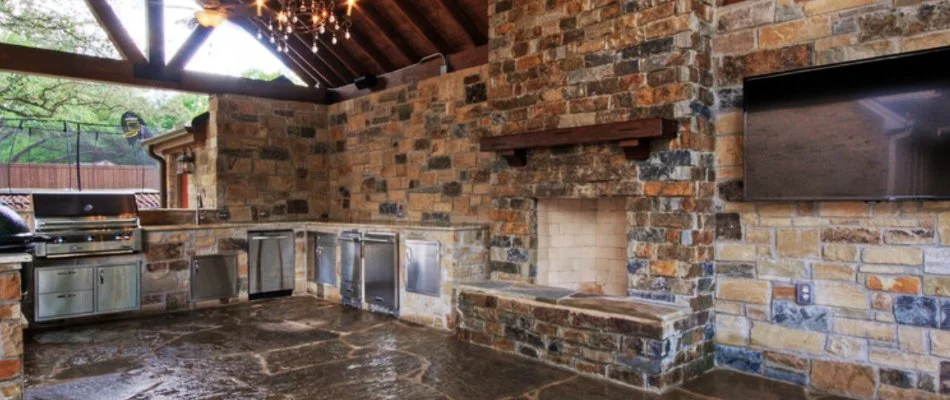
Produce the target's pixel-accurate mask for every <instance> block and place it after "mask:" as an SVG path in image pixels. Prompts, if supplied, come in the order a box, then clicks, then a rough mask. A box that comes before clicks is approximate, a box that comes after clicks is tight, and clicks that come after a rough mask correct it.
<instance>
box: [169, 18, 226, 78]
mask: <svg viewBox="0 0 950 400" xmlns="http://www.w3.org/2000/svg"><path fill="white" fill-rule="evenodd" d="M212 31H214V28H210V27H205V26H200V25H199V26H198V27H197V28H195V30H193V31H191V34H190V35H188V38H187V39H185V43H183V44H182V45H181V47H180V48H178V52H177V53H175V55H174V56H173V57H172V59H171V61H169V62H168V65H166V66H165V69H166V70H168V71H172V72H175V71H181V70H183V69H185V64H188V61H190V60H191V57H193V56H194V55H195V52H196V51H198V48H199V47H201V45H202V44H204V42H205V40H207V39H208V36H211V32H212Z"/></svg>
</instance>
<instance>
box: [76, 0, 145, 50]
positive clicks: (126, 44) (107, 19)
mask: <svg viewBox="0 0 950 400" xmlns="http://www.w3.org/2000/svg"><path fill="white" fill-rule="evenodd" d="M86 5H87V6H89V10H90V11H92V15H93V16H95V17H96V21H99V25H100V26H102V29H103V30H105V31H106V35H107V36H109V40H110V41H112V44H113V45H115V48H116V50H118V51H119V54H121V55H122V58H124V59H126V60H129V61H131V62H132V63H133V64H138V65H145V64H148V60H147V59H146V58H145V55H144V54H142V51H141V50H139V47H138V46H136V45H135V41H133V40H132V37H131V36H129V32H128V31H127V30H125V26H123V25H122V21H121V20H120V19H119V17H118V16H117V15H116V14H115V10H113V9H112V6H110V5H109V3H108V2H107V1H106V0H86Z"/></svg>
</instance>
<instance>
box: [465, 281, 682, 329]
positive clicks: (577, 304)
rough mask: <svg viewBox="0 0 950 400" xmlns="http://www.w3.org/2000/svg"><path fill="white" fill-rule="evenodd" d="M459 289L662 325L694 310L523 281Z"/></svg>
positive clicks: (472, 285) (500, 282)
mask: <svg viewBox="0 0 950 400" xmlns="http://www.w3.org/2000/svg"><path fill="white" fill-rule="evenodd" d="M459 290H461V291H465V290H468V291H474V292H481V293H488V294H493V295H496V296H499V297H516V298H522V299H527V300H533V301H538V302H542V303H549V304H555V305H559V306H563V307H565V308H572V309H582V310H589V311H593V312H598V313H603V314H605V315H606V316H615V315H620V316H625V317H634V318H637V319H641V320H648V321H656V322H660V323H666V322H671V321H677V320H680V319H683V318H687V317H689V316H690V314H691V311H690V310H689V309H687V308H685V307H676V306H671V305H667V304H657V303H653V302H649V301H646V300H643V299H640V298H627V297H615V296H600V295H592V294H587V293H581V292H575V291H572V290H569V289H562V288H556V287H550V286H541V285H532V284H528V283H521V282H502V281H485V282H479V283H470V284H465V285H460V287H459Z"/></svg>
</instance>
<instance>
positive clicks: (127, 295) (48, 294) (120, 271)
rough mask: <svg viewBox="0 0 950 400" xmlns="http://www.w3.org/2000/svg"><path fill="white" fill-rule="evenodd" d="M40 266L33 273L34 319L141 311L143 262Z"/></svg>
mask: <svg viewBox="0 0 950 400" xmlns="http://www.w3.org/2000/svg"><path fill="white" fill-rule="evenodd" d="M56 262H60V263H63V264H47V263H44V262H39V263H37V264H35V265H34V267H33V268H32V270H33V283H34V284H33V292H34V295H33V319H34V320H35V321H48V320H56V319H66V318H75V317H83V316H90V315H99V314H109V313H115V312H122V311H133V310H138V309H139V304H140V299H141V295H140V277H141V274H142V272H141V271H142V262H141V259H139V258H133V259H128V260H121V259H96V258H82V259H74V260H68V261H66V260H62V261H56Z"/></svg>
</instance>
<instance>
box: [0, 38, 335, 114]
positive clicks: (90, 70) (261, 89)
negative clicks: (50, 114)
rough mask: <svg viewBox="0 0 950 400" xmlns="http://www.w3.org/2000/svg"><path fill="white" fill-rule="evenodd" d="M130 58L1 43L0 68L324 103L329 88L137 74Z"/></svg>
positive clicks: (215, 77)
mask: <svg viewBox="0 0 950 400" xmlns="http://www.w3.org/2000/svg"><path fill="white" fill-rule="evenodd" d="M134 67H135V66H134V65H133V64H132V63H131V62H130V61H125V60H113V59H108V58H99V57H92V56H86V55H82V54H74V53H66V52H61V51H55V50H45V49H37V48H33V47H26V46H17V45H13V44H6V43H0V70H3V71H12V72H20V73H26V74H36V75H46V76H55V77H60V78H67V79H79V80H86V81H97V82H106V83H114V84H120V85H131V86H139V87H149V88H157V89H168V90H180V91H185V92H198V93H208V94H218V93H230V94H238V95H244V96H254V97H262V98H269V99H277V100H292V101H306V102H312V103H324V101H325V99H326V96H325V95H326V90H324V89H313V88H306V87H302V86H296V85H291V84H287V83H276V82H266V81H259V80H254V79H246V78H237V77H230V76H222V75H215V74H207V73H200V72H195V71H182V72H181V75H180V78H179V79H177V80H170V79H160V78H153V77H146V78H142V77H139V76H136V73H135V68H134Z"/></svg>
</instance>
